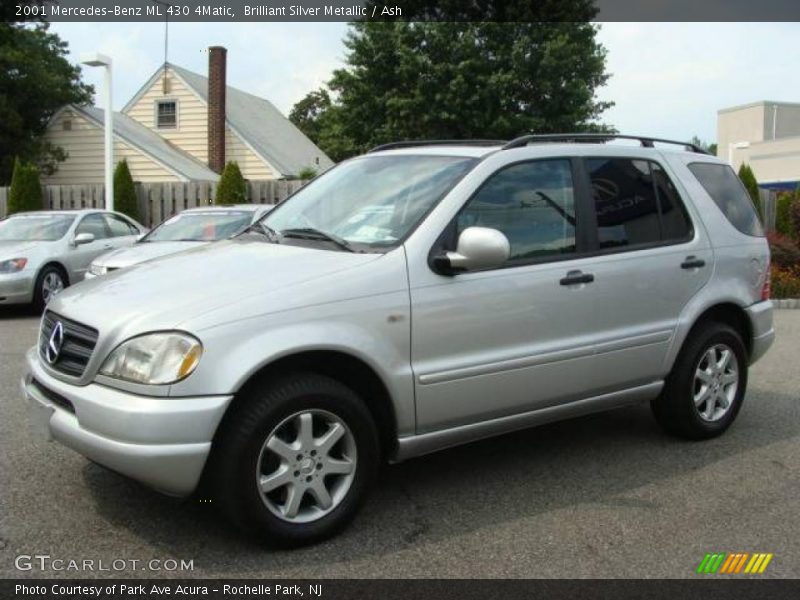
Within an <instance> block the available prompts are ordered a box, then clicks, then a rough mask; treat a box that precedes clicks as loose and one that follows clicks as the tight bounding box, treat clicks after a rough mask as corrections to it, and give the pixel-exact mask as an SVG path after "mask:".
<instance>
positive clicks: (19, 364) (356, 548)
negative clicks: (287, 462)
mask: <svg viewBox="0 0 800 600" xmlns="http://www.w3.org/2000/svg"><path fill="white" fill-rule="evenodd" d="M776 323H777V325H776V328H777V332H778V340H777V342H776V344H775V346H774V347H773V349H772V350H771V351H770V353H769V354H768V355H767V357H766V358H765V359H764V360H763V361H761V362H760V363H758V364H757V365H756V366H755V367H754V368H753V370H752V371H751V379H750V386H749V392H748V395H747V399H746V402H745V404H744V407H743V409H742V412H741V413H740V415H739V418H738V421H737V422H736V424H735V425H734V426H733V428H732V429H731V430H730V431H729V432H728V433H727V434H726V435H724V436H722V437H721V438H718V439H716V440H713V441H710V442H701V443H691V442H684V441H680V440H675V439H672V438H669V437H667V436H665V435H664V434H662V433H661V431H660V430H659V429H658V428H657V427H656V425H655V423H654V421H653V420H652V419H651V417H650V414H649V409H648V407H646V406H641V407H634V408H629V409H622V410H618V411H615V412H611V413H606V414H601V415H595V416H590V417H584V418H580V419H575V420H571V421H567V422H562V423H558V424H553V425H549V426H545V427H540V428H538V429H533V430H528V431H524V432H520V433H516V434H512V435H507V436H504V437H501V438H497V439H493V440H488V441H484V442H480V443H477V444H473V445H470V446H465V447H462V448H456V449H453V450H449V451H445V452H442V453H439V454H436V455H431V456H428V457H424V458H421V459H416V460H413V461H410V462H407V463H404V464H400V465H394V466H388V467H386V468H385V469H384V470H383V472H382V474H381V477H380V480H379V482H378V484H377V486H376V488H375V490H374V491H373V493H372V495H371V497H370V500H369V501H368V503H367V505H366V506H365V507H364V509H363V510H362V512H361V514H360V515H359V517H358V518H357V519H356V521H355V522H354V523H353V524H352V526H351V527H350V528H349V529H348V530H347V531H345V532H344V533H343V534H342V535H340V536H339V537H338V538H335V539H333V540H330V541H328V542H326V543H323V544H321V545H318V546H314V547H311V548H306V549H302V550H295V551H280V552H278V551H272V550H265V549H264V548H261V547H259V546H257V545H255V544H253V543H252V542H250V541H247V540H245V539H243V538H241V537H239V536H238V535H237V534H236V533H235V532H233V531H231V530H230V529H228V528H227V526H226V525H225V524H224V523H222V522H220V520H219V519H218V518H217V516H216V514H215V511H214V509H213V506H209V505H204V504H200V503H197V502H196V503H181V502H178V501H176V500H173V499H169V498H165V497H162V496H160V495H158V494H156V493H154V492H151V491H149V490H148V489H145V488H143V487H141V486H139V485H138V484H136V483H133V482H131V481H129V480H126V479H125V478H123V477H121V476H119V475H116V474H114V473H111V472H109V471H106V470H104V469H102V468H100V467H98V466H95V465H93V464H90V463H89V462H87V461H86V460H85V459H84V458H82V457H81V456H79V455H77V454H75V453H73V452H72V451H70V450H68V449H66V448H64V447H62V446H60V445H58V444H55V443H47V442H40V441H38V440H37V439H35V438H34V437H33V436H32V435H31V433H30V432H29V430H28V428H27V425H26V412H25V406H24V404H23V401H22V400H21V397H20V393H19V383H18V382H19V379H20V377H21V375H22V372H23V354H24V351H25V350H26V349H27V348H28V347H30V346H31V345H32V344H33V342H34V339H35V337H36V332H37V325H38V319H37V318H36V317H35V316H33V315H31V314H30V313H29V312H25V311H17V310H9V309H7V308H6V309H0V576H2V577H20V576H23V577H24V576H35V577H41V576H54V577H92V576H109V575H111V576H125V577H139V576H181V577H186V576H195V577H259V578H276V577H282V578H299V577H302V578H317V577H323V578H328V577H389V578H394V577H465V578H470V577H669V578H672V577H678V578H682V577H693V576H695V575H694V570H695V568H696V567H697V565H698V564H699V562H700V561H701V560H702V558H703V556H704V555H705V553H706V552H715V551H722V552H741V551H743V552H771V553H774V555H775V556H774V559H773V560H772V562H771V563H770V565H769V567H768V569H767V571H766V573H765V574H764V575H761V576H760V577H800V520H799V519H798V518H797V517H798V514H800V345H798V340H800V310H784V311H776ZM33 554H48V555H51V556H52V557H53V558H60V559H64V560H84V559H89V560H95V561H98V560H100V559H102V560H103V561H106V564H108V563H110V562H111V561H112V560H117V559H123V560H128V561H129V560H138V561H142V562H145V561H149V560H150V559H153V558H155V559H161V560H164V559H169V558H173V559H178V560H180V559H184V560H192V561H193V566H194V570H193V571H191V572H166V571H161V572H147V571H142V570H141V566H138V567H137V568H136V569H133V568H130V569H127V568H126V569H125V570H122V571H116V572H114V571H111V572H97V571H95V572H78V573H76V572H66V571H62V572H58V571H46V572H40V571H38V570H32V571H25V572H20V571H18V570H16V569H15V566H14V563H15V557H17V556H18V555H33ZM138 564H139V565H141V563H138ZM706 577H708V576H706ZM740 577H741V575H740Z"/></svg>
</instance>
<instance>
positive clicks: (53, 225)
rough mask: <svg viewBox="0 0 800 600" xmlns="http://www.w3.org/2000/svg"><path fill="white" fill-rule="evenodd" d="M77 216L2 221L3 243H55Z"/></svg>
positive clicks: (20, 218) (0, 238)
mask: <svg viewBox="0 0 800 600" xmlns="http://www.w3.org/2000/svg"><path fill="white" fill-rule="evenodd" d="M74 220H75V215H53V214H50V215H15V216H12V217H9V218H7V219H5V220H4V221H0V241H2V242H53V241H55V240H60V239H61V238H62V237H64V235H65V234H66V233H67V231H68V230H69V226H70V225H72V222H73V221H74Z"/></svg>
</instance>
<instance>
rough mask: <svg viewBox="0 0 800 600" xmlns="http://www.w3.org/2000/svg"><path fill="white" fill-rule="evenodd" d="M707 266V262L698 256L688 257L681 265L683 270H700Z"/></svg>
mask: <svg viewBox="0 0 800 600" xmlns="http://www.w3.org/2000/svg"><path fill="white" fill-rule="evenodd" d="M705 266H706V261H704V260H703V259H702V258H697V257H696V256H687V257H686V260H684V261H683V262H682V263H681V269H699V268H701V267H705Z"/></svg>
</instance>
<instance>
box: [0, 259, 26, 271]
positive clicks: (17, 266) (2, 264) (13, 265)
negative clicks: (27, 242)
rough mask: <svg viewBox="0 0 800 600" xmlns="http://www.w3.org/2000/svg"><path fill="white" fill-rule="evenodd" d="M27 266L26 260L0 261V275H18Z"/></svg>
mask: <svg viewBox="0 0 800 600" xmlns="http://www.w3.org/2000/svg"><path fill="white" fill-rule="evenodd" d="M27 264H28V259H27V258H12V259H10V260H2V261H0V273H19V272H20V271H22V269H24V268H25V265H27Z"/></svg>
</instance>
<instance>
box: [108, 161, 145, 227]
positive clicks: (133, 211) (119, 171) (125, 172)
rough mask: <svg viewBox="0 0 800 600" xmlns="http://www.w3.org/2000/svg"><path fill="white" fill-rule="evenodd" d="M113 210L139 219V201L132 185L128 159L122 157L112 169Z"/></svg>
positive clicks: (136, 219)
mask: <svg viewBox="0 0 800 600" xmlns="http://www.w3.org/2000/svg"><path fill="white" fill-rule="evenodd" d="M114 210H117V211H119V212H121V213H123V214H126V215H128V216H129V217H130V218H131V219H134V220H135V221H138V220H139V202H138V200H137V198H136V188H135V187H134V185H133V177H131V170H130V169H129V168H128V161H127V160H125V159H122V160H121V161H119V162H118V163H117V167H116V168H115V169H114Z"/></svg>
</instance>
